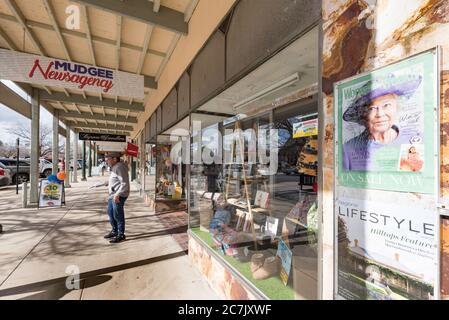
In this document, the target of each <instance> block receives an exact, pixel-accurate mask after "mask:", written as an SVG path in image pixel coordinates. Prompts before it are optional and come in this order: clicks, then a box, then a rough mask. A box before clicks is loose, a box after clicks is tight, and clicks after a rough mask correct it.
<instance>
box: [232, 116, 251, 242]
mask: <svg viewBox="0 0 449 320" xmlns="http://www.w3.org/2000/svg"><path fill="white" fill-rule="evenodd" d="M235 131H237V132H240V131H241V130H240V122H239V121H237V122H236V123H235ZM238 143H239V150H240V157H241V159H242V161H243V164H242V167H243V170H242V175H243V187H244V190H245V191H244V193H245V197H246V208H245V209H246V210H248V215H249V219H247V220H246V221H245V225H244V229H245V228H247V227H248V226H247V223H249V224H250V226H249V227H250V228H251V233H252V238H253V241H254V246H255V248H256V250H257V237H256V231H255V229H254V220H253V210H252V206H251V197H250V195H249V190H248V181H247V178H246V169H245V157H244V151H243V150H244V141H242V135H241V134H240V133H239V135H238ZM231 155H232V162H233V160H234V156H235V141H234V140H233V142H232V146H231ZM232 162H231V163H232ZM231 168H232V165H229V168H228V177H227V183H226V191H225V199H226V200H228V196H229V186H230V182H231Z"/></svg>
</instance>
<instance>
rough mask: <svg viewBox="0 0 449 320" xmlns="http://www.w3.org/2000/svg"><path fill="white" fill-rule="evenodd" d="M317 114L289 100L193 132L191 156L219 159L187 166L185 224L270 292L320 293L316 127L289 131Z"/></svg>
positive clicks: (282, 295)
mask: <svg viewBox="0 0 449 320" xmlns="http://www.w3.org/2000/svg"><path fill="white" fill-rule="evenodd" d="M309 109H310V108H309ZM309 109H307V110H309ZM316 117H317V115H316V114H312V115H310V112H309V114H301V109H299V108H297V106H289V107H284V108H279V109H275V110H274V111H270V112H268V113H267V112H266V113H264V114H261V115H258V116H254V117H251V118H245V119H237V120H235V121H233V120H232V119H228V120H226V121H222V119H217V120H216V123H214V124H212V125H211V124H210V123H208V124H206V125H203V126H202V127H201V130H199V131H198V132H193V137H192V150H191V151H192V156H194V153H195V152H198V151H199V150H201V151H202V155H203V159H204V154H205V150H206V153H207V154H208V155H209V156H210V155H211V154H212V153H211V152H209V153H208V151H210V150H214V153H218V154H220V149H221V151H222V153H221V156H222V157H221V159H223V162H222V163H221V162H219V163H216V162H212V163H208V164H204V163H196V164H195V163H194V164H193V165H192V166H191V172H190V175H191V177H190V178H191V186H190V207H189V214H190V228H191V230H192V231H193V232H194V233H195V234H196V235H197V236H198V237H199V238H201V239H202V240H203V241H204V242H205V243H206V244H208V245H210V246H211V247H212V248H213V249H214V250H216V251H217V252H218V253H219V254H220V255H222V257H223V259H224V260H226V261H227V262H228V263H229V264H230V265H231V266H232V267H233V268H235V270H236V271H238V272H239V273H241V274H242V275H243V276H244V277H246V278H247V279H248V280H249V281H251V282H252V283H253V284H254V285H255V286H256V287H257V288H258V289H260V290H261V291H262V292H263V293H264V294H265V295H267V297H269V298H271V299H316V298H317V288H318V283H317V272H318V270H317V268H318V263H317V257H318V252H317V238H318V236H317V232H318V227H317V225H318V219H317V218H318V217H317V184H316V177H317V170H318V166H317V154H318V141H317V136H316V134H317V130H315V129H313V130H311V129H308V130H306V131H307V132H308V134H297V133H294V128H298V127H301V125H298V123H300V122H301V121H308V123H309V122H310V123H312V124H313V123H315V122H316V121H315V120H316ZM192 120H193V121H194V120H195V114H193V115H192ZM212 129H215V132H217V134H216V136H217V137H223V138H222V139H221V140H220V139H212V138H211V136H213V135H215V134H214V133H213V132H214V130H212ZM312 134H313V135H312ZM211 141H212V143H211ZM273 167H274V170H273Z"/></svg>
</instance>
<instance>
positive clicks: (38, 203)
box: [37, 179, 66, 210]
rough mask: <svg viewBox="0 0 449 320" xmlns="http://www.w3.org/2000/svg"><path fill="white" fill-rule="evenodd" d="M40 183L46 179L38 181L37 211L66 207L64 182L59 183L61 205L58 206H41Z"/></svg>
mask: <svg viewBox="0 0 449 320" xmlns="http://www.w3.org/2000/svg"><path fill="white" fill-rule="evenodd" d="M42 181H48V179H42V180H40V181H39V197H38V201H37V209H38V210H39V209H43V208H62V207H64V206H65V205H66V202H65V185H64V181H63V182H61V184H60V185H61V188H62V190H61V205H60V206H41V205H40V204H41V195H42Z"/></svg>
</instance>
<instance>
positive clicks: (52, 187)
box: [39, 180, 65, 208]
mask: <svg viewBox="0 0 449 320" xmlns="http://www.w3.org/2000/svg"><path fill="white" fill-rule="evenodd" d="M64 198H65V197H64V184H62V183H61V184H59V183H56V182H50V181H48V180H42V181H41V182H40V186H39V208H46V207H61V206H62V205H63V204H65V199H64Z"/></svg>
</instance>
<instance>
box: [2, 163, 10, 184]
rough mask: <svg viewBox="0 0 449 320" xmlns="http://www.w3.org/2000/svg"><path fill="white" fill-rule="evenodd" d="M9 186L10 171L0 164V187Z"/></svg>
mask: <svg viewBox="0 0 449 320" xmlns="http://www.w3.org/2000/svg"><path fill="white" fill-rule="evenodd" d="M10 184H11V171H10V170H9V169H8V168H6V166H5V165H4V164H3V163H1V162H0V187H4V186H9V185H10Z"/></svg>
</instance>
